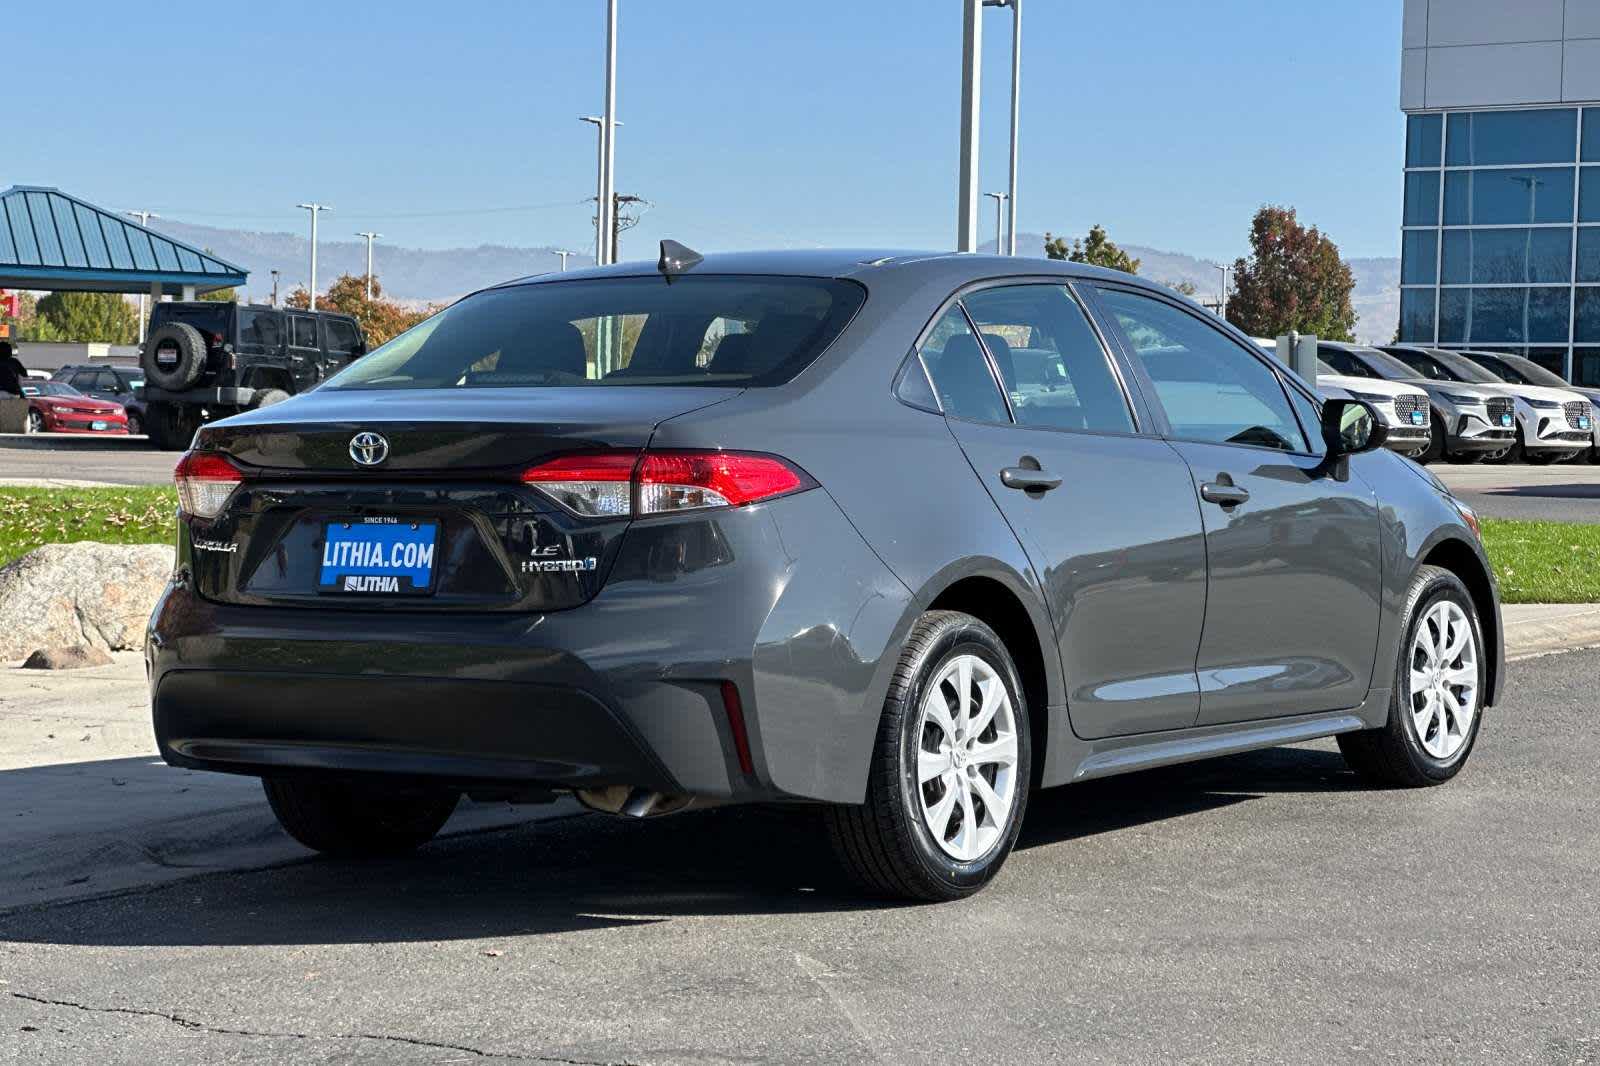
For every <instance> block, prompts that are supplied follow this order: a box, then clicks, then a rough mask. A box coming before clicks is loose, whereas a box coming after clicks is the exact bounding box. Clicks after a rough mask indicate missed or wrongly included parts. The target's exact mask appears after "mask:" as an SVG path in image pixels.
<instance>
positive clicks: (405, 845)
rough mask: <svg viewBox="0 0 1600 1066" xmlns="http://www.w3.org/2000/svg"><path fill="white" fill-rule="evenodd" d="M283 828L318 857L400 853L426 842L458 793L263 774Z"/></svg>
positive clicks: (446, 816) (447, 814)
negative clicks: (318, 852) (321, 855)
mask: <svg viewBox="0 0 1600 1066" xmlns="http://www.w3.org/2000/svg"><path fill="white" fill-rule="evenodd" d="M261 784H262V787H263V788H264V789H265V790H266V793H267V802H268V803H270V804H271V805H272V813H273V814H275V815H277V817H278V824H279V825H281V826H283V828H284V831H285V832H287V833H288V834H289V835H290V836H292V837H294V838H295V839H296V840H298V841H299V842H300V843H302V844H304V845H305V846H306V847H308V848H310V849H311V850H312V851H320V852H322V853H323V854H324V855H344V856H380V855H402V854H405V853H406V852H408V851H414V850H416V849H417V848H419V847H421V846H422V845H424V844H426V843H427V842H428V841H430V840H432V839H433V838H434V836H435V835H436V834H437V833H438V832H439V830H440V829H442V828H444V823H445V822H446V821H448V820H449V818H450V813H451V812H452V811H454V810H455V808H456V803H457V801H458V800H459V799H460V798H461V797H460V794H459V793H456V792H450V791H446V790H443V789H427V788H402V787H399V786H394V785H382V784H369V783H366V782H353V781H343V780H337V779H321V778H315V777H280V778H273V777H269V778H264V779H263V780H262V782H261Z"/></svg>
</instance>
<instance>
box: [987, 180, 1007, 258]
mask: <svg viewBox="0 0 1600 1066" xmlns="http://www.w3.org/2000/svg"><path fill="white" fill-rule="evenodd" d="M983 195H985V196H992V197H994V254H995V255H1005V254H1006V252H1005V240H1006V201H1007V200H1008V199H1010V197H1009V196H1007V195H1006V194H1005V193H1003V192H986V193H984V194H983Z"/></svg>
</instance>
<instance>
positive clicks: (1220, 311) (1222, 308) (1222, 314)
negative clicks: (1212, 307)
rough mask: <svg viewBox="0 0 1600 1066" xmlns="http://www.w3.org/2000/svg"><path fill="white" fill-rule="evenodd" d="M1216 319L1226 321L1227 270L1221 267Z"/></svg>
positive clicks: (1225, 267)
mask: <svg viewBox="0 0 1600 1066" xmlns="http://www.w3.org/2000/svg"><path fill="white" fill-rule="evenodd" d="M1217 317H1218V318H1220V319H1222V320H1223V321H1224V322H1226V321H1227V320H1228V268H1227V266H1226V265H1224V266H1223V267H1222V298H1221V299H1220V300H1218V301H1217Z"/></svg>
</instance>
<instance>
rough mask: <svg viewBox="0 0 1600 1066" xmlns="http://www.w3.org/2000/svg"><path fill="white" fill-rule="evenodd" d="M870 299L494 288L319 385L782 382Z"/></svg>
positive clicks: (761, 282)
mask: <svg viewBox="0 0 1600 1066" xmlns="http://www.w3.org/2000/svg"><path fill="white" fill-rule="evenodd" d="M865 299H866V291H865V290H864V289H863V288H862V287H861V286H859V285H857V284H855V283H854V282H849V281H840V280H834V279H824V278H784V277H730V276H708V277H680V278H677V279H675V280H674V281H673V282H672V283H671V284H670V285H669V284H668V283H667V282H666V281H665V280H664V279H662V278H659V277H647V278H606V279H603V280H598V279H597V280H590V281H558V282H548V283H543V284H534V285H517V286H511V287H508V288H503V289H490V290H488V291H486V292H481V293H478V294H477V295H475V296H469V297H467V298H466V299H464V300H462V301H461V302H460V303H457V304H455V305H454V306H452V307H450V308H448V309H446V310H444V311H441V312H439V313H438V314H437V315H434V316H433V317H432V318H430V319H428V320H427V321H425V322H423V323H422V324H420V325H418V326H416V327H415V328H413V329H411V330H409V331H407V332H405V333H402V334H401V335H400V336H398V337H396V338H395V339H394V340H392V341H390V342H389V343H388V344H385V345H383V346H382V347H380V348H376V349H374V350H373V352H372V353H371V354H370V355H367V356H365V357H363V358H361V359H360V360H358V361H357V362H355V363H354V364H352V365H351V366H350V368H349V369H347V370H345V371H344V372H343V373H341V374H338V375H337V376H335V377H333V378H331V379H330V380H329V381H328V382H327V384H325V385H324V386H323V387H324V388H330V389H439V388H497V387H499V388H505V387H527V386H559V385H734V386H739V387H746V386H769V385H781V384H783V383H784V382H786V381H788V380H789V379H790V378H792V377H794V376H795V375H796V374H798V373H799V372H800V371H801V370H803V369H804V368H805V367H806V366H808V365H810V363H811V362H812V360H814V359H816V357H817V356H818V355H820V354H821V353H822V351H823V349H824V348H826V347H827V346H828V344H829V343H830V342H832V340H833V339H834V338H835V337H837V336H838V335H839V332H840V330H842V329H844V327H845V325H846V324H847V323H848V322H849V321H850V319H851V317H852V316H853V315H854V314H855V313H856V311H857V310H858V309H859V308H860V307H861V304H862V302H863V301H864V300H865Z"/></svg>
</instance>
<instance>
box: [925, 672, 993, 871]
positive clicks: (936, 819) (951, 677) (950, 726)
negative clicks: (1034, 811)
mask: <svg viewBox="0 0 1600 1066" xmlns="http://www.w3.org/2000/svg"><path fill="white" fill-rule="evenodd" d="M916 792H917V798H918V801H919V803H920V805H921V807H922V823H923V825H925V826H927V829H928V832H929V833H930V834H932V836H933V839H934V841H935V843H937V844H938V845H939V847H940V848H941V849H942V850H943V851H944V853H945V854H946V855H949V856H950V857H951V858H953V859H956V860H958V861H960V862H971V861H973V860H974V859H979V858H982V857H983V856H984V855H986V854H988V852H989V851H990V850H991V849H992V848H994V847H995V845H996V844H998V843H999V841H1000V838H1001V837H1003V836H1004V835H1005V831H1006V826H1007V825H1008V824H1009V823H1010V821H1011V815H1012V812H1013V811H1014V810H1015V809H1016V805H1017V716H1016V712H1015V711H1014V710H1013V709H1012V706H1011V694H1010V693H1009V692H1007V691H1006V685H1005V682H1004V681H1003V680H1001V678H1000V675H999V674H998V673H996V672H995V670H994V668H993V667H991V666H990V665H989V664H988V663H986V662H984V661H983V660H982V659H980V658H978V657H977V656H976V655H958V656H956V657H955V658H954V659H951V660H950V661H949V662H948V663H946V664H945V665H944V668H943V669H942V670H940V671H939V675H938V677H937V678H935V679H934V682H933V684H931V685H929V686H928V694H927V696H925V697H924V698H923V701H922V708H921V711H920V712H919V715H918V719H917V782H916Z"/></svg>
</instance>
